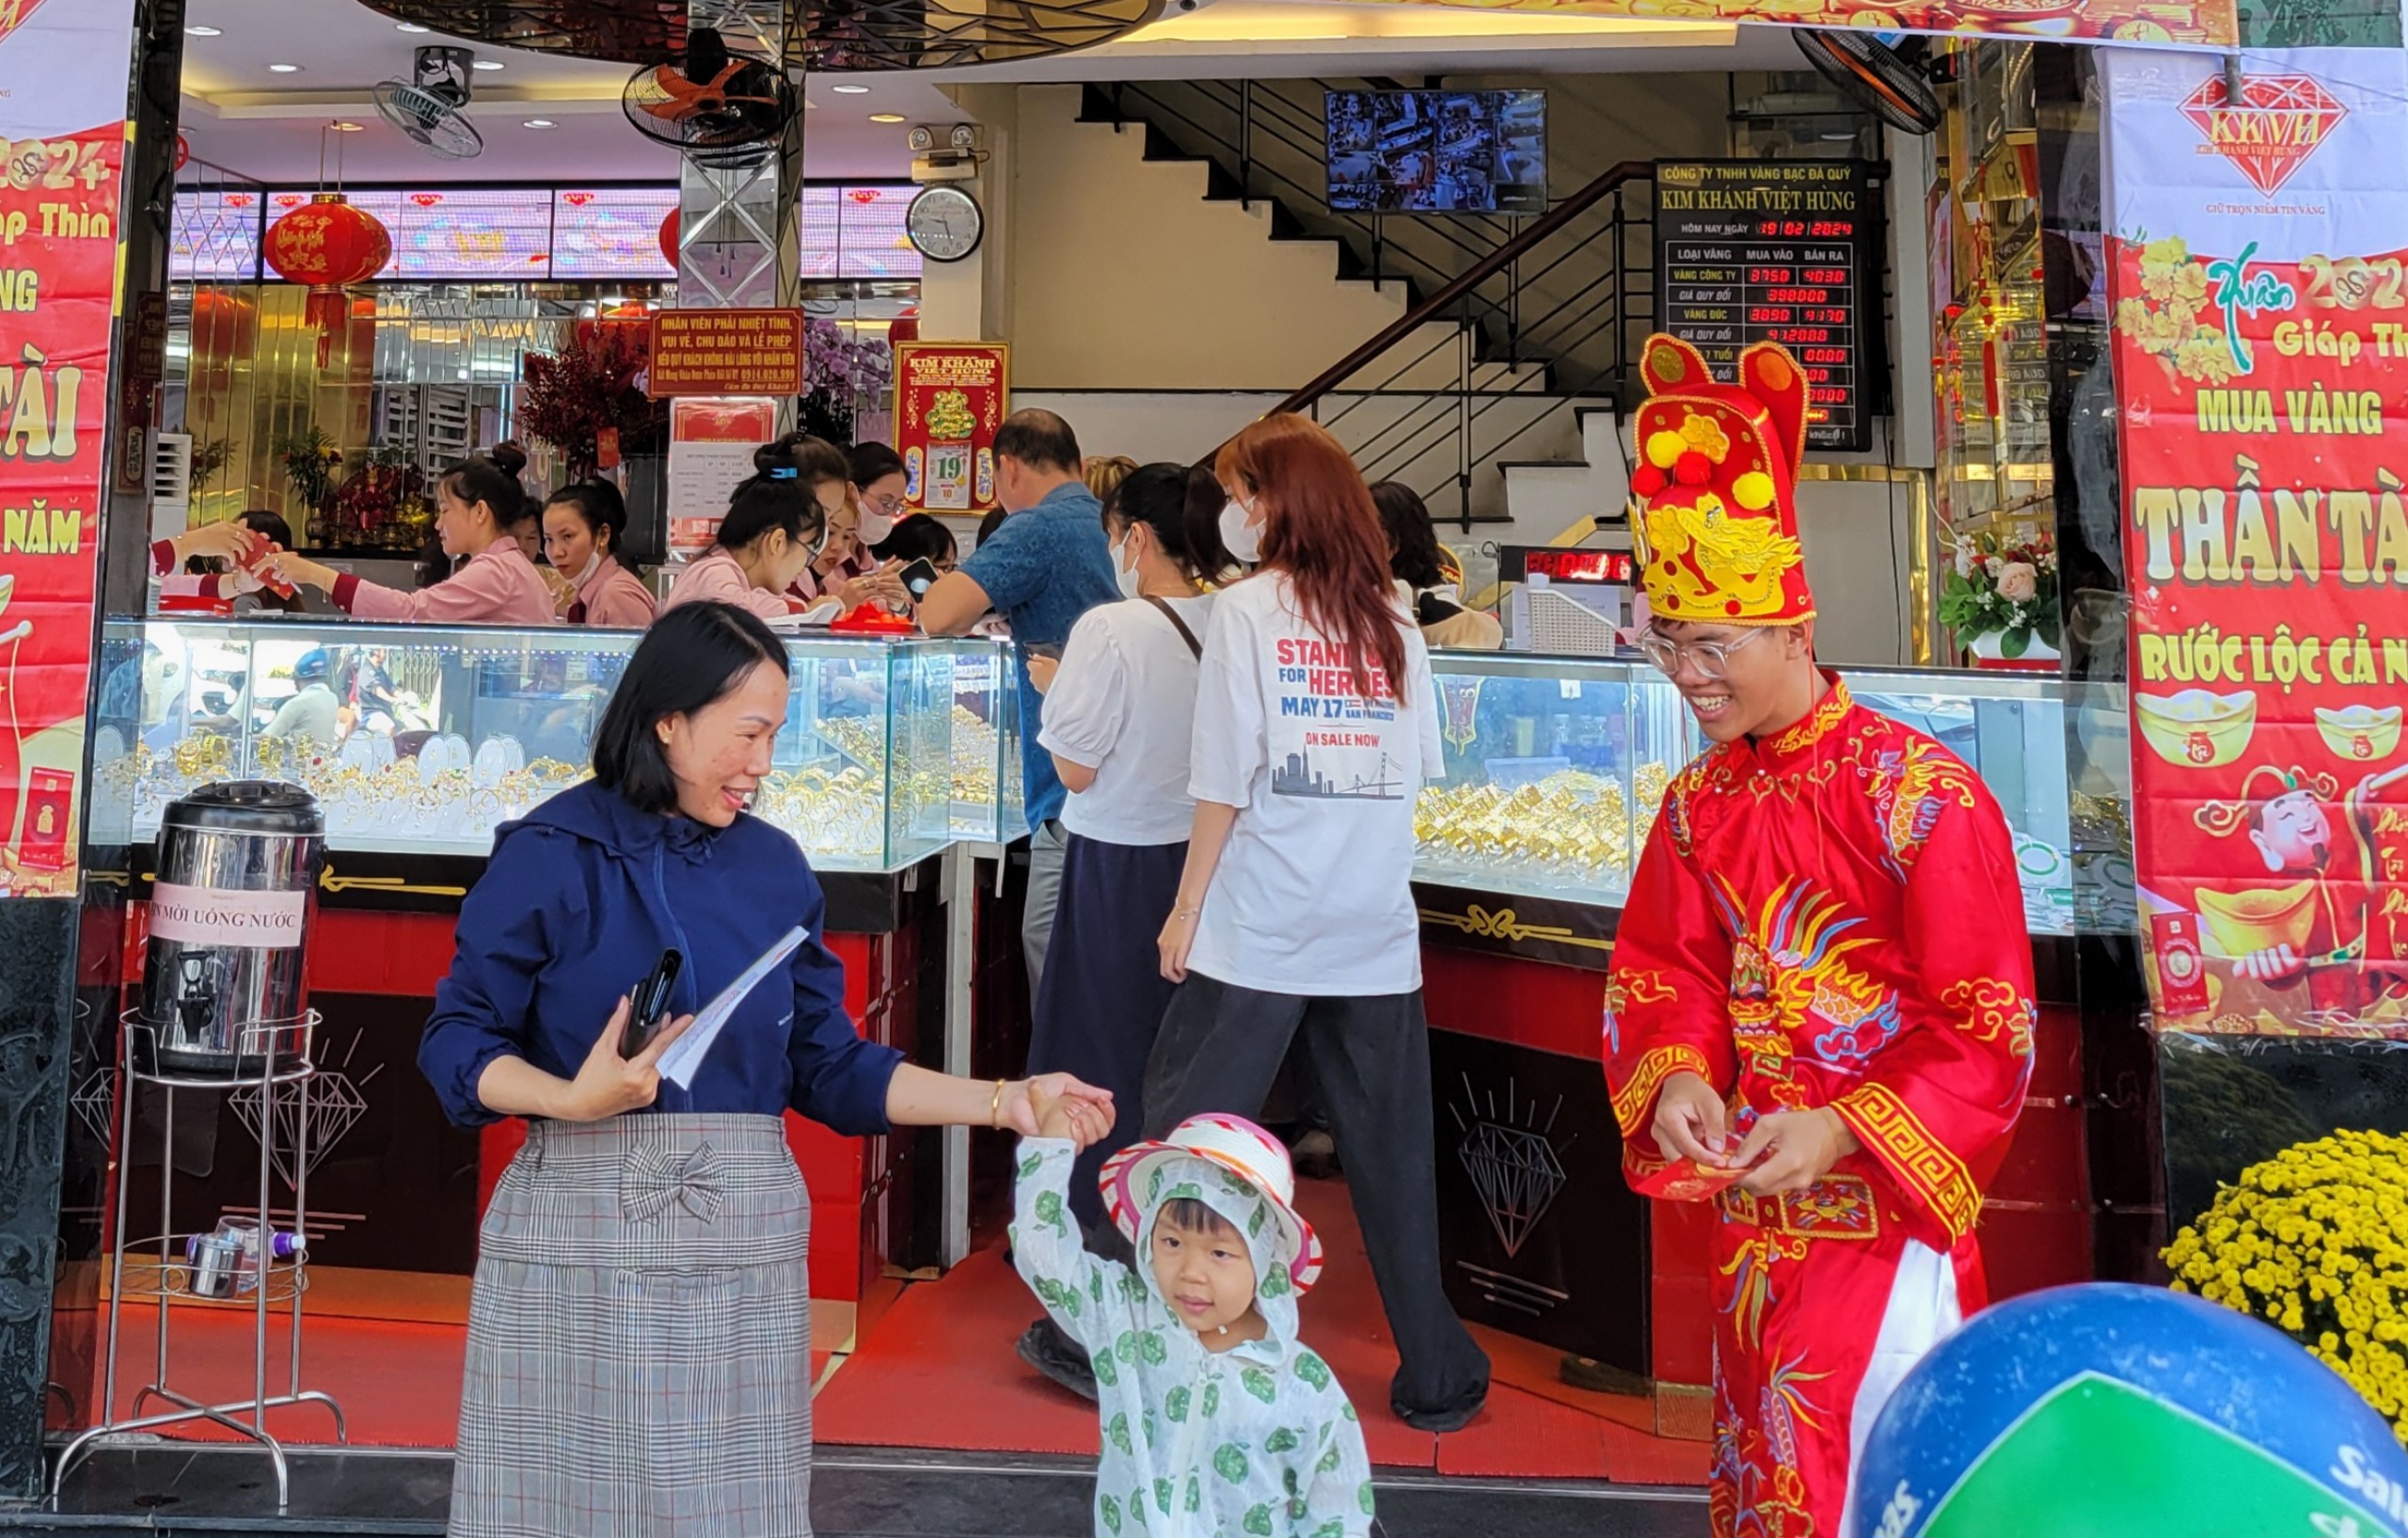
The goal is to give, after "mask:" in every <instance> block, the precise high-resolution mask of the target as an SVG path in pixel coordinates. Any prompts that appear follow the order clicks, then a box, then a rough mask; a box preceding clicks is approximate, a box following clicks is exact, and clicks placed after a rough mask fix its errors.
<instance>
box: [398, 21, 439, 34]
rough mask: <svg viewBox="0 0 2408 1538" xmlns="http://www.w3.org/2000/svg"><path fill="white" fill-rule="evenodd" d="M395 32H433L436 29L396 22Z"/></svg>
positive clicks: (412, 23) (414, 23) (411, 23)
mask: <svg viewBox="0 0 2408 1538" xmlns="http://www.w3.org/2000/svg"><path fill="white" fill-rule="evenodd" d="M393 30H394V31H396V32H432V31H434V30H435V29H434V28H433V27H431V26H420V25H419V24H417V23H416V22H395V23H394V24H393Z"/></svg>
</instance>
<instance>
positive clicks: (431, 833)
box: [93, 619, 1019, 871]
mask: <svg viewBox="0 0 2408 1538" xmlns="http://www.w3.org/2000/svg"><path fill="white" fill-rule="evenodd" d="M639 639H641V638H640V636H639V635H638V634H637V633H636V632H633V631H614V630H586V629H581V628H575V627H569V626H562V627H560V628H556V629H545V630H535V629H512V628H502V627H499V626H429V625H410V626H376V625H360V624H347V623H331V624H321V623H312V622H308V621H295V620H286V619H261V620H245V621H235V620H214V619H213V620H166V619H154V620H149V621H129V622H125V623H123V624H121V625H115V626H111V627H110V629H109V632H108V635H107V636H106V638H105V641H104V646H103V674H102V685H101V702H100V709H99V711H98V714H97V724H96V728H95V731H94V734H93V770H94V774H95V777H96V780H97V783H98V785H99V789H100V794H99V795H97V796H96V798H95V802H94V807H93V817H94V830H93V831H94V836H95V838H96V839H97V840H100V841H102V842H125V843H140V842H143V841H146V840H148V839H150V837H152V836H153V835H154V834H155V833H156V832H157V830H158V825H159V818H160V815H161V813H162V812H163V811H164V810H165V809H166V804H167V803H168V802H169V801H173V800H174V799H176V797H178V796H180V795H182V793H183V792H184V791H186V790H187V789H189V788H191V787H192V786H194V785H200V784H205V783H207V782H209V781H212V780H222V779H228V778H235V777H256V778H261V779H283V780H291V781H293V782H295V783H298V784H301V785H306V786H308V787H309V789H310V790H311V791H312V792H314V793H315V794H316V795H317V796H318V798H319V801H320V802H321V803H322V805H323V806H324V808H325V816H326V835H327V847H328V848H330V849H334V850H338V851H340V850H345V849H351V850H362V851H374V852H379V853H399V854H429V855H452V856H464V855H465V856H471V857H483V855H484V854H485V853H486V852H487V851H488V850H489V849H490V848H491V846H492V840H493V830H494V828H495V827H496V826H497V825H498V824H499V823H501V822H504V821H507V820H509V819H511V818H513V817H522V816H524V815H525V814H526V813H527V811H528V810H529V809H530V808H531V807H532V806H533V805H534V804H535V803H536V802H538V801H542V800H544V799H545V798H546V797H547V796H549V795H551V794H552V793H553V792H555V791H557V790H559V789H561V788H562V786H565V785H570V784H572V783H574V782H575V781H577V780H578V779H581V778H583V777H584V776H585V775H586V773H587V772H588V770H587V768H586V766H587V764H588V762H589V761H590V753H591V748H592V744H593V738H594V730H595V728H596V727H597V726H598V725H599V724H600V722H601V719H602V712H603V707H604V706H606V705H607V704H608V702H609V700H610V692H611V690H612V689H613V688H614V687H616V685H617V683H618V679H619V675H620V674H621V672H622V671H623V670H624V669H625V668H626V661H627V658H628V657H629V656H630V655H631V654H632V653H633V651H634V649H635V645H636V642H637V641H638V640H639ZM980 647H983V648H984V652H983V654H982V652H981V651H980V650H979V648H980ZM995 650H996V648H994V647H993V646H992V644H991V643H983V642H982V643H969V644H965V643H958V642H937V641H919V640H906V641H886V640H863V639H849V638H847V639H839V638H834V637H826V636H810V637H802V636H797V637H790V638H788V639H787V640H786V651H787V656H788V658H789V660H790V664H791V670H790V671H791V678H792V682H791V698H790V701H789V705H788V711H787V716H786V723H785V729H784V731H783V732H781V733H780V734H779V737H778V741H777V747H776V750H775V753H774V756H773V760H772V762H773V768H772V769H771V771H770V773H769V776H768V779H767V780H766V781H765V782H764V783H763V785H762V786H761V789H760V792H759V795H758V797H757V798H756V800H755V801H754V810H755V811H756V812H757V813H758V814H759V815H761V816H762V817H766V818H767V819H768V820H769V821H771V822H773V823H775V824H776V825H778V826H779V827H781V828H783V829H784V830H785V831H786V832H789V833H792V834H793V835H794V837H795V839H796V841H797V842H798V843H800V845H801V846H802V848H803V849H804V851H805V852H806V853H807V854H809V855H810V857H811V859H812V862H813V863H814V864H816V865H817V866H819V867H821V868H823V869H828V870H851V871H889V870H899V869H902V868H903V867H905V866H908V865H910V864H914V863H915V862H917V861H919V860H921V859H923V858H925V857H926V856H927V855H929V854H932V853H935V852H936V851H937V850H939V849H941V848H943V847H944V846H945V845H947V844H948V843H951V842H954V841H956V840H957V839H960V838H964V837H981V838H993V837H994V836H995V831H996V829H997V828H998V827H999V826H1003V825H1004V824H1003V819H1004V817H1005V816H1006V801H1007V800H1008V799H1010V798H1012V797H1014V796H1016V786H1017V782H1018V774H1017V758H1016V754H1017V753H1018V747H1019V744H1018V735H1017V722H1016V721H1014V720H1013V719H1012V717H1011V716H1010V715H1009V713H1008V711H1007V710H998V709H997V707H996V706H995V704H994V697H995V696H997V695H998V694H1000V695H1001V696H1002V697H1003V698H1004V699H1005V700H1006V701H1007V700H1008V699H1009V695H1010V691H1009V690H1007V689H1006V690H997V689H996V687H995V685H994V683H993V682H992V675H993V674H996V673H997V672H998V671H999V670H998V666H997V660H996V658H995V657H994V655H993V654H994V652H995ZM958 683H959V684H966V685H968V686H970V687H969V690H968V692H967V693H966V694H958V693H957V684H958ZM964 716H968V717H969V718H970V721H969V722H968V723H967V724H966V725H965V724H964V722H963V717H964ZM1007 755H1011V768H1012V769H1013V771H1014V772H1012V773H1011V774H1010V775H1008V776H1006V775H1005V774H1004V773H1003V772H1002V770H1003V769H1004V768H1005V766H1006V757H1007ZM1012 815H1013V817H1014V818H1015V820H1016V817H1017V814H1016V813H1014V814H1012Z"/></svg>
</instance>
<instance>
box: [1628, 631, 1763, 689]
mask: <svg viewBox="0 0 2408 1538" xmlns="http://www.w3.org/2000/svg"><path fill="white" fill-rule="evenodd" d="M1764 633H1765V632H1764V630H1763V629H1748V630H1743V631H1741V632H1740V633H1739V634H1738V635H1736V636H1734V637H1732V638H1731V639H1729V640H1727V641H1719V640H1718V641H1674V640H1672V639H1671V637H1669V636H1661V635H1657V634H1656V631H1655V630H1654V628H1652V627H1651V628H1649V629H1647V630H1646V631H1644V632H1642V633H1641V634H1640V638H1639V650H1640V654H1641V655H1643V656H1644V657H1645V658H1647V660H1648V661H1650V662H1652V663H1654V664H1655V665H1656V671H1657V672H1658V673H1661V674H1664V675H1665V676H1666V677H1670V678H1677V677H1679V676H1680V675H1681V672H1682V670H1683V669H1684V668H1686V669H1687V671H1688V672H1690V673H1692V674H1696V675H1697V676H1698V677H1701V678H1727V677H1729V676H1730V674H1731V654H1732V653H1733V652H1735V651H1737V650H1738V649H1739V648H1740V647H1742V646H1745V645H1746V644H1748V642H1751V641H1753V640H1755V639H1756V638H1757V637H1758V636H1761V635H1763V634H1764Z"/></svg>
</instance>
